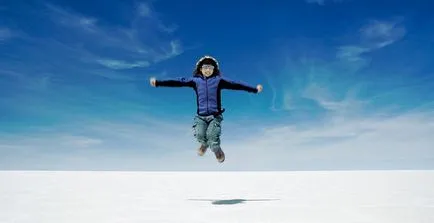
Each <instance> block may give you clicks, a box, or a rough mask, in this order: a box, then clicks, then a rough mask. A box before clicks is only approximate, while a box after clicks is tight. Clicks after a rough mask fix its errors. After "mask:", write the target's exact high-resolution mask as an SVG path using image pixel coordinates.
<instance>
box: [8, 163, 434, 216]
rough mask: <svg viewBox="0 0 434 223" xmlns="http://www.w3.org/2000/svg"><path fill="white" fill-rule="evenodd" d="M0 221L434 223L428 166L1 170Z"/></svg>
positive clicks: (433, 186)
mask: <svg viewBox="0 0 434 223" xmlns="http://www.w3.org/2000/svg"><path fill="white" fill-rule="evenodd" d="M0 222H1V223H69V222H71V223H87V222H89V223H90V222H91V223H112V222H113V223H114V222H119V223H132V222H134V223H136V222H137V223H139V222H140V223H145V222H158V223H163V222H167V223H169V222H170V223H172V222H173V223H184V222H185V223H196V222H203V223H208V222H210V223H213V222H222V223H235V222H245V223H255V222H261V223H268V222H273V223H274V222H282V223H328V222H330V223H341V222H342V223H352V222H357V223H362V222H370V223H373V222H375V223H377V222H378V223H389V222H390V223H400V222H403V223H404V222H405V223H433V222H434V171H334V172H332V171H330V172H328V171H317V172H315V171H310V172H108V171H107V172H103V171H101V172H98V171H95V172H91V171H89V172H79V171H77V172H62V171H59V172H51V171H46V172H44V171H1V172H0Z"/></svg>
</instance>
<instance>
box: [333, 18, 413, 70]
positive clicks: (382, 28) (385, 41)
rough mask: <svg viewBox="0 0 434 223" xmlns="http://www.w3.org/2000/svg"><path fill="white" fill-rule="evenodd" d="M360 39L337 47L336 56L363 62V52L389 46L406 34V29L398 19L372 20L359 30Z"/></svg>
mask: <svg viewBox="0 0 434 223" xmlns="http://www.w3.org/2000/svg"><path fill="white" fill-rule="evenodd" d="M359 34H360V35H359V39H360V41H359V42H357V43H355V44H351V45H344V46H340V47H339V48H338V52H337V57H338V58H340V59H344V60H347V61H350V62H365V59H364V58H363V57H362V55H363V54H366V53H370V52H373V51H375V50H379V49H381V48H383V47H386V46H389V45H391V44H393V43H395V42H397V41H399V40H400V39H402V38H403V37H404V36H405V34H406V29H405V27H404V26H402V25H401V24H400V21H399V20H390V21H379V20H372V21H370V22H369V23H368V24H366V25H365V26H363V27H361V28H360V30H359Z"/></svg>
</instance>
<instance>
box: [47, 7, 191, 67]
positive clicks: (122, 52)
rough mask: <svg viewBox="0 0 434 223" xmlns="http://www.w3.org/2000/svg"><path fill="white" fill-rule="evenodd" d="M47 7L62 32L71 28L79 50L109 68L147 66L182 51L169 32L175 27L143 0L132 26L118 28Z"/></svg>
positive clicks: (64, 10) (58, 8)
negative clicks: (169, 24)
mask: <svg viewBox="0 0 434 223" xmlns="http://www.w3.org/2000/svg"><path fill="white" fill-rule="evenodd" d="M47 8H48V9H49V16H50V18H51V20H52V21H53V22H54V23H56V24H58V25H60V27H59V28H60V29H61V30H63V32H66V33H68V32H71V34H72V35H74V36H75V37H76V39H75V41H76V42H77V43H79V44H80V45H81V46H82V47H83V48H82V50H85V51H86V53H87V55H92V56H91V57H88V58H89V61H90V62H92V61H93V62H95V63H96V64H100V65H103V66H105V67H107V68H110V69H116V70H117V69H131V68H137V67H148V66H150V65H151V64H153V63H158V62H161V61H163V60H166V59H169V58H171V57H175V56H178V55H180V54H182V53H183V47H182V44H181V42H180V41H179V40H177V39H174V38H172V37H171V35H170V33H171V32H173V30H174V29H173V28H168V27H166V26H165V25H164V24H163V23H162V22H161V21H160V20H159V19H158V18H157V17H156V15H155V13H154V12H153V11H152V9H151V7H150V6H149V5H148V4H145V3H140V4H139V6H138V8H137V11H136V12H135V13H133V14H134V15H135V18H134V19H133V20H132V22H131V26H130V27H121V28H119V27H115V26H107V25H103V24H106V23H104V21H99V19H97V18H92V17H86V16H83V15H81V14H79V13H76V12H72V11H69V10H66V9H64V8H61V7H58V6H53V5H47ZM139 27H140V28H139ZM108 56H110V57H109V58H107V57H108Z"/></svg>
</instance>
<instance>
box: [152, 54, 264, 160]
mask: <svg viewBox="0 0 434 223" xmlns="http://www.w3.org/2000/svg"><path fill="white" fill-rule="evenodd" d="M150 84H151V85H152V86H154V87H191V88H193V89H194V90H195V93H196V104H197V111H196V115H195V117H194V122H193V130H194V137H195V138H196V139H197V141H198V142H199V143H200V144H201V145H200V147H199V149H198V154H199V155H200V156H203V155H204V154H205V152H206V150H207V149H208V148H210V149H211V151H212V152H214V154H215V156H216V159H217V161H218V162H220V163H222V162H224V161H225V154H224V152H223V150H222V148H221V146H220V136H221V123H222V121H223V112H224V111H225V109H224V108H222V106H221V90H222V89H230V90H243V91H247V92H250V93H259V92H261V91H262V85H260V84H258V85H257V86H256V87H253V86H249V85H247V84H244V83H241V82H239V81H234V80H229V79H227V78H225V77H222V76H221V73H220V68H219V63H218V61H217V60H216V59H215V58H213V57H211V56H204V57H202V58H200V59H199V61H197V63H196V67H195V69H194V72H193V77H181V78H173V79H166V80H156V79H155V78H151V79H150Z"/></svg>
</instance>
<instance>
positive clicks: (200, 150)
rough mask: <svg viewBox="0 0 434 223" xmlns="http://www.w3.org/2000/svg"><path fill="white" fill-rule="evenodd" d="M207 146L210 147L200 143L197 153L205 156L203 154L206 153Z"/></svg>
mask: <svg viewBox="0 0 434 223" xmlns="http://www.w3.org/2000/svg"><path fill="white" fill-rule="evenodd" d="M207 148H208V147H207V146H205V145H200V147H199V149H197V154H198V155H199V156H203V155H204V154H205V152H206V150H207Z"/></svg>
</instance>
